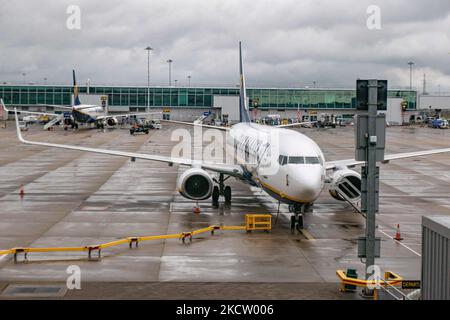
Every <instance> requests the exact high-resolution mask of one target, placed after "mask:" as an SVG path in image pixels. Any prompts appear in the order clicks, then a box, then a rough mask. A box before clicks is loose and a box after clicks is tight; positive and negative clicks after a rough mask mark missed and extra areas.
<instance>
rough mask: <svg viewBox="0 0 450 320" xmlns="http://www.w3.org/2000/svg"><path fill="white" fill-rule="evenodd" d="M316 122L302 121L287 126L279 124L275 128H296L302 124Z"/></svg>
mask: <svg viewBox="0 0 450 320" xmlns="http://www.w3.org/2000/svg"><path fill="white" fill-rule="evenodd" d="M316 122H317V121H304V122H296V123H289V124H280V125H278V126H276V127H277V128H289V127H296V126H301V125H303V124H313V123H316Z"/></svg>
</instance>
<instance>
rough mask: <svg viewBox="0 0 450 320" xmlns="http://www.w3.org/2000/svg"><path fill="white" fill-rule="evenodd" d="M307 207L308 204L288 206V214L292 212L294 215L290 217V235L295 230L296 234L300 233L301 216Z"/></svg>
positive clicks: (301, 225) (301, 226)
mask: <svg viewBox="0 0 450 320" xmlns="http://www.w3.org/2000/svg"><path fill="white" fill-rule="evenodd" d="M309 207H310V204H309V203H305V204H291V205H289V212H292V213H293V214H294V215H293V216H291V232H292V233H294V232H295V229H297V231H298V232H301V230H302V229H303V215H304V214H305V212H306V210H308V208H309Z"/></svg>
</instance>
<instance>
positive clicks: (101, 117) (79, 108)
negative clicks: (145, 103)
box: [1, 70, 161, 129]
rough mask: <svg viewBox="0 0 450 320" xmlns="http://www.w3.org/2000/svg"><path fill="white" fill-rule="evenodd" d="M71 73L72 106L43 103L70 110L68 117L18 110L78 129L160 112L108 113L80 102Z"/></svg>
mask: <svg viewBox="0 0 450 320" xmlns="http://www.w3.org/2000/svg"><path fill="white" fill-rule="evenodd" d="M72 74H73V96H74V104H73V106H71V107H68V106H61V105H45V106H51V107H55V108H61V109H67V110H70V112H71V117H70V118H65V119H64V118H63V117H64V115H63V114H57V113H49V112H34V111H20V112H21V113H27V114H36V115H47V116H53V117H56V118H57V119H55V120H54V122H55V123H56V122H58V119H59V121H64V124H65V125H69V126H71V127H72V129H78V125H79V124H80V123H83V124H91V123H94V124H95V126H96V127H97V128H104V127H105V125H108V126H115V125H117V124H118V123H119V121H118V120H117V118H121V117H130V116H136V115H150V114H160V113H161V112H140V113H125V114H114V115H110V114H108V112H107V110H106V107H104V106H98V105H90V104H81V102H80V98H79V96H78V85H77V81H76V78H75V70H72ZM1 105H2V107H3V108H4V110H5V111H7V112H8V111H9V110H8V109H6V106H5V104H4V103H3V100H1ZM66 128H67V127H66Z"/></svg>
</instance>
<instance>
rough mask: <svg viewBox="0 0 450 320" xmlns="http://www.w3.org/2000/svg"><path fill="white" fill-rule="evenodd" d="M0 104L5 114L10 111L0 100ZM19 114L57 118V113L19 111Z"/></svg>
mask: <svg viewBox="0 0 450 320" xmlns="http://www.w3.org/2000/svg"><path fill="white" fill-rule="evenodd" d="M0 104H1V106H2V108H3V110H5V111H6V112H9V111H11V110H9V109H7V108H6V106H5V104H4V103H3V99H0ZM14 111H16V110H15V109H14ZM19 112H20V113H27V114H38V115H40V116H52V117H57V116H58V114H57V113H50V112H38V111H25V110H22V111H19Z"/></svg>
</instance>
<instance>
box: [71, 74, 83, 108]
mask: <svg viewBox="0 0 450 320" xmlns="http://www.w3.org/2000/svg"><path fill="white" fill-rule="evenodd" d="M72 75H73V104H74V105H75V106H78V105H80V104H81V102H80V98H79V97H78V86H77V79H76V78H75V70H72Z"/></svg>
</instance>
